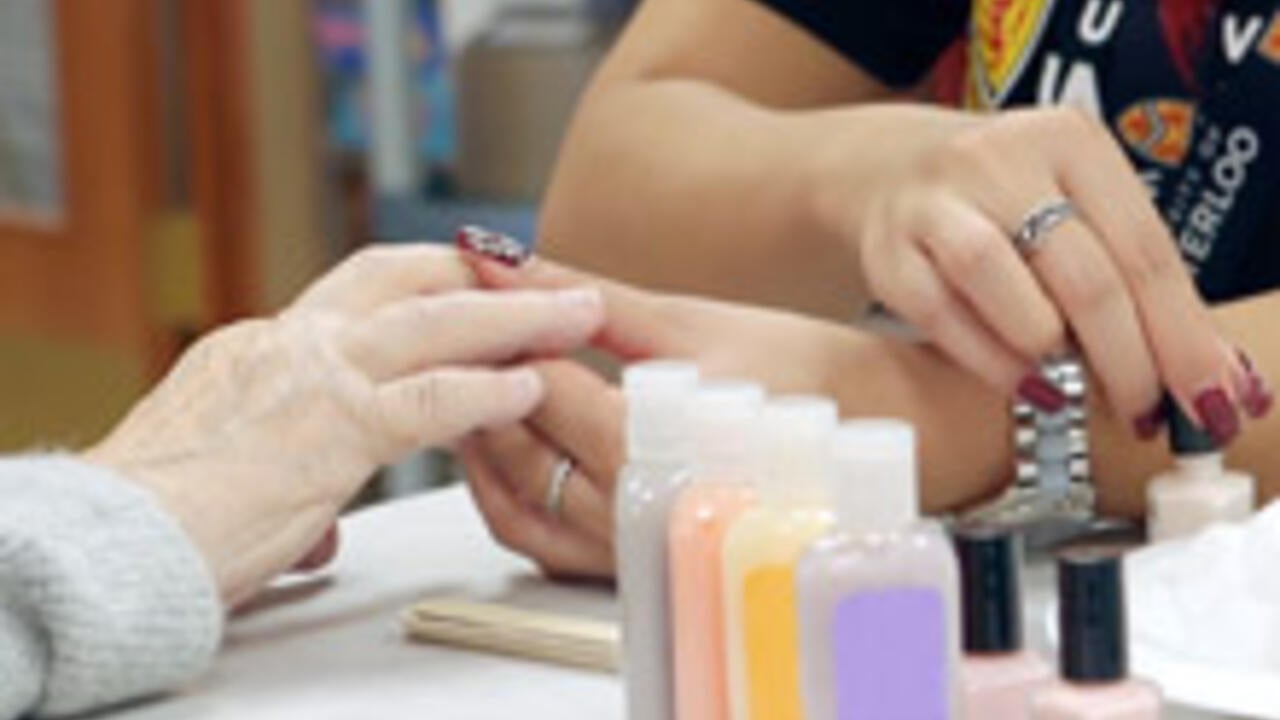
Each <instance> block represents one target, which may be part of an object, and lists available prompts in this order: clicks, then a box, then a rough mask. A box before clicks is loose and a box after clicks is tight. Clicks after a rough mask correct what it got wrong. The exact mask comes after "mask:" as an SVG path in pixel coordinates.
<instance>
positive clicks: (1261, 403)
mask: <svg viewBox="0 0 1280 720" xmlns="http://www.w3.org/2000/svg"><path fill="white" fill-rule="evenodd" d="M1236 354H1237V355H1238V356H1239V358H1240V364H1241V365H1243V366H1244V369H1245V373H1246V374H1245V376H1244V378H1242V379H1240V380H1239V381H1238V387H1237V392H1238V393H1239V396H1240V404H1241V405H1243V406H1244V410H1245V412H1246V413H1248V414H1249V417H1251V418H1253V419H1254V420H1258V419H1260V418H1263V417H1266V416H1267V415H1268V414H1269V413H1270V412H1271V408H1272V406H1274V405H1275V396H1274V395H1273V394H1272V392H1271V387H1270V386H1269V385H1268V383H1267V379H1266V378H1264V377H1263V376H1262V373H1260V372H1258V366H1257V365H1255V364H1254V362H1253V358H1251V357H1249V354H1248V353H1246V352H1245V351H1244V350H1240V349H1237V350H1236Z"/></svg>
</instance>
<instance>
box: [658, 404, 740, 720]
mask: <svg viewBox="0 0 1280 720" xmlns="http://www.w3.org/2000/svg"><path fill="white" fill-rule="evenodd" d="M763 405H764V391H763V390H762V389H761V388H760V386H759V385H753V384H750V383H734V382H710V383H705V384H704V385H703V386H702V387H701V388H699V389H698V392H697V394H696V395H694V398H693V406H692V408H691V422H692V424H693V436H694V440H695V448H694V462H693V473H692V477H691V479H690V482H689V484H688V485H687V486H686V487H685V488H684V490H682V491H681V492H680V497H679V498H678V499H677V500H676V502H675V506H674V507H673V508H672V511H671V521H670V522H671V528H670V544H669V547H668V552H669V554H670V558H669V562H670V567H671V623H672V633H673V635H674V638H673V642H674V643H675V665H674V667H675V697H676V717H677V718H679V720H728V718H729V686H728V683H729V678H728V665H727V659H726V657H725V640H724V629H725V618H724V588H723V583H724V555H723V548H724V536H725V532H726V531H727V530H728V528H729V526H730V524H732V523H733V522H734V521H736V520H737V519H738V517H739V516H741V515H742V513H744V512H746V510H747V508H749V507H751V505H752V504H753V503H754V502H755V497H756V487H755V486H756V483H755V476H756V474H757V471H756V468H755V467H754V465H753V463H752V462H751V461H752V459H753V457H752V448H753V446H754V445H753V443H754V439H755V438H756V437H757V436H758V430H757V425H758V420H759V417H760V409H761V407H762V406H763Z"/></svg>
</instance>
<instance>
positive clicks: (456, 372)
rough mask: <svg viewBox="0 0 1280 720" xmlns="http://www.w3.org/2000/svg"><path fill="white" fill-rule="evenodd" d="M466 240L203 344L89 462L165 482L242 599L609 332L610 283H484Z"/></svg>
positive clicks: (520, 402)
mask: <svg viewBox="0 0 1280 720" xmlns="http://www.w3.org/2000/svg"><path fill="white" fill-rule="evenodd" d="M474 287H475V280H474V276H473V275H472V273H471V272H470V270H469V269H468V268H467V267H466V266H465V265H464V264H463V263H461V262H460V261H459V259H458V256H457V254H456V253H455V252H454V251H452V250H446V249H441V248H433V247H428V246H417V247H399V248H392V249H376V250H370V251H366V252H363V253H360V254H359V255H357V256H355V257H354V258H352V259H351V260H348V261H347V262H346V263H344V264H343V265H341V266H340V267H338V268H337V269H335V270H334V271H332V272H331V273H330V274H329V275H327V276H326V277H324V278H322V279H321V280H319V281H318V282H317V283H316V284H314V285H313V286H312V287H311V288H310V289H309V290H308V291H307V292H305V293H304V294H303V296H302V297H301V298H300V299H299V301H298V302H297V303H295V304H294V305H293V306H292V307H290V308H288V309H287V310H285V311H284V312H283V313H281V314H280V315H279V316H278V317H275V318H271V319H264V320H253V321H247V322H242V323H238V324H236V325H232V326H230V327H227V328H225V329H222V330H219V331H217V332H215V333H213V334H211V335H209V336H208V337H206V338H204V339H203V340H201V341H200V342H198V343H197V344H196V345H195V346H194V347H193V348H192V349H191V350H190V351H189V352H188V353H186V355H184V357H183V358H182V359H181V360H180V361H179V363H178V364H177V366H176V367H175V368H174V369H173V371H172V372H171V373H170V374H169V376H168V377H167V378H166V379H165V380H164V381H163V382H162V383H161V384H160V385H159V386H158V387H157V388H156V389H155V390H154V391H153V392H152V393H151V394H150V395H148V396H147V397H146V398H145V399H144V400H143V401H142V402H141V403H139V404H138V406H137V407H136V408H135V409H134V411H133V412H132V413H131V414H130V415H129V416H128V417H127V418H126V419H125V420H124V421H123V422H122V423H121V424H120V425H119V427H117V428H116V429H115V430H114V431H113V432H112V433H111V434H110V435H109V436H108V437H107V438H106V439H105V440H103V441H102V442H101V443H100V444H98V445H97V446H96V447H94V448H92V449H90V450H89V451H87V452H86V458H87V459H88V460H90V461H92V462H98V463H101V464H103V465H106V466H109V467H112V468H114V469H116V470H117V471H119V472H120V473H121V474H122V475H123V476H125V477H128V478H130V479H132V480H134V481H136V482H138V483H140V484H142V485H144V486H146V487H148V488H149V489H151V490H152V491H153V492H155V494H156V495H157V497H158V498H159V499H160V501H161V503H162V504H164V505H165V506H166V507H167V508H168V509H169V510H170V511H171V512H172V513H173V514H174V515H175V516H176V517H177V518H178V519H179V520H180V521H181V523H182V524H183V526H184V527H185V529H186V530H187V531H188V533H189V534H190V535H191V537H192V539H193V541H194V542H195V544H196V546H197V547H198V548H199V549H200V551H201V552H202V553H203V555H204V557H205V558H206V560H207V561H208V564H209V567H210V569H211V571H212V572H213V574H214V576H215V578H216V580H217V582H218V585H219V587H220V588H221V590H222V593H223V595H224V598H225V599H226V601H227V602H228V603H229V604H234V603H236V602H238V601H241V600H243V599H245V598H246V597H247V596H249V595H250V594H252V593H253V592H254V591H255V590H256V589H257V588H259V587H260V586H261V585H262V584H263V583H264V582H266V581H267V580H269V579H270V578H272V577H273V576H274V575H276V574H277V573H278V572H280V571H281V570H283V569H285V568H287V567H289V566H290V565H291V564H294V563H296V562H298V561H299V559H300V558H302V557H303V555H304V554H305V553H307V551H308V550H309V549H310V548H313V547H315V546H316V544H317V542H318V541H319V540H320V539H321V537H322V536H323V535H324V533H325V531H326V528H328V527H330V525H331V523H332V522H333V520H334V518H335V516H336V515H337V513H338V512H339V510H340V509H341V508H342V507H343V506H344V504H345V503H347V502H348V501H349V500H350V499H351V498H352V497H353V496H354V495H355V494H356V493H357V492H358V490H359V489H360V487H361V485H362V484H363V483H364V482H365V481H366V480H367V479H368V478H369V477H370V476H371V475H372V473H373V472H374V471H375V470H376V469H377V468H378V467H379V466H380V465H383V464H386V463H390V462H394V461H396V460H397V459H399V458H401V457H403V456H405V455H406V454H408V453H410V452H413V451H415V450H417V449H420V448H423V447H430V446H440V445H445V444H448V443H451V442H453V441H455V440H457V439H458V438H461V437H463V436H464V435H467V434H468V433H471V432H474V431H475V430H477V429H479V428H484V427H496V426H500V425H509V424H511V423H513V422H517V421H519V420H521V419H522V418H524V417H525V416H526V415H527V414H528V413H530V412H531V411H532V410H533V409H534V408H535V407H536V406H537V405H538V403H539V401H540V400H541V398H542V397H543V391H544V388H543V384H542V381H541V378H540V376H539V375H538V374H537V373H536V372H535V371H534V370H532V369H530V368H528V367H521V366H518V365H515V366H512V365H509V363H511V362H513V361H519V360H521V359H522V358H526V357H529V356H545V355H548V354H558V353H562V352H565V351H568V350H571V349H573V348H575V347H576V346H578V345H579V344H581V343H582V342H584V341H585V340H586V339H587V338H589V337H590V336H591V335H592V334H593V333H595V332H596V330H597V329H598V327H599V325H600V323H601V321H602V319H603V312H602V302H601V297H600V294H599V292H598V291H596V290H594V289H577V290H571V289H566V290H559V291H534V290H529V291H516V292H505V293H499V292H481V291H477V290H475V289H474Z"/></svg>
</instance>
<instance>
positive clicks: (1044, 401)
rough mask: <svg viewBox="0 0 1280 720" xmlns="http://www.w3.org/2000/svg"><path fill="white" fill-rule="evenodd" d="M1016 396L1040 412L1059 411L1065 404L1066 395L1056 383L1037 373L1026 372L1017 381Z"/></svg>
mask: <svg viewBox="0 0 1280 720" xmlns="http://www.w3.org/2000/svg"><path fill="white" fill-rule="evenodd" d="M1018 396H1019V397H1021V398H1022V399H1023V400H1026V401H1027V402H1029V403H1031V404H1032V405H1034V406H1035V407H1036V408H1037V409H1039V410H1041V411H1042V412H1047V413H1056V412H1061V411H1062V409H1063V408H1065V407H1066V406H1067V396H1066V395H1065V394H1063V392H1062V390H1060V389H1059V388H1058V386H1057V385H1054V384H1053V383H1051V382H1049V380H1048V379H1047V378H1045V377H1044V376H1043V375H1040V374H1039V373H1034V372H1033V373H1028V374H1027V376H1026V377H1024V378H1022V382H1020V383H1018Z"/></svg>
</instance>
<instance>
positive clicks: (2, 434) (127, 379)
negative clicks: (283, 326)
mask: <svg viewBox="0 0 1280 720" xmlns="http://www.w3.org/2000/svg"><path fill="white" fill-rule="evenodd" d="M256 1H259V0H109V1H106V0H104V1H98V0H92V1H86V0H48V2H49V8H50V10H51V12H50V25H51V29H50V33H51V42H50V46H51V48H52V52H53V58H52V59H53V65H54V67H55V72H54V74H53V76H52V82H53V84H54V85H55V87H54V88H53V89H54V91H55V93H56V94H57V97H58V123H59V127H58V128H57V135H58V140H59V142H60V145H61V172H60V180H61V187H62V199H61V209H60V211H59V212H57V213H56V214H54V215H52V216H38V215H35V214H25V213H22V212H4V211H0V451H3V450H4V449H6V448H11V447H13V446H14V445H15V444H16V445H23V444H30V443H46V442H55V443H61V442H73V443H74V442H77V441H81V440H84V439H88V438H87V436H90V435H91V434H92V433H96V432H98V431H100V430H101V429H102V428H103V427H104V425H105V423H106V422H108V421H109V419H110V418H113V417H114V416H115V415H117V414H118V413H119V412H120V411H121V410H123V408H124V406H125V405H127V404H128V402H129V400H130V399H131V398H132V397H134V396H136V394H137V393H138V392H139V391H140V390H141V389H142V388H143V387H145V385H146V384H147V383H149V382H150V381H152V380H153V379H154V378H155V377H157V376H158V375H159V374H160V373H161V372H162V371H163V369H164V368H165V367H166V366H167V365H168V363H169V361H170V360H171V359H172V358H173V357H174V356H175V353H176V350H177V349H178V347H179V346H180V344H181V342H182V340H183V336H184V335H189V334H190V331H191V330H198V329H202V328H203V327H207V326H209V325H211V324H214V323H216V322H221V321H225V320H227V319H231V318H234V317H239V316H242V315H244V314H247V313H249V312H252V311H253V310H255V309H256V308H255V298H257V297H258V289H257V288H256V287H255V286H254V283H255V279H256V278H259V277H260V274H259V273H258V272H257V269H256V268H255V267H253V265H254V253H253V249H254V243H255V241H256V239H255V237H254V229H255V227H256V225H255V223H254V222H253V218H252V213H253V212H254V208H253V202H252V201H251V198H252V192H251V190H250V188H251V187H252V182H251V181H252V179H253V178H252V177H251V171H252V162H251V159H252V158H251V149H250V146H249V134H250V133H249V129H248V120H247V118H248V117H249V113H250V110H251V108H250V103H251V101H252V96H251V94H250V93H249V91H248V87H249V83H250V78H249V76H248V73H247V72H246V68H245V67H244V63H245V60H244V53H243V52H242V51H243V48H244V43H245V37H246V33H247V28H246V27H245V25H244V18H243V8H244V2H256ZM261 1H274V0H261ZM175 2H176V3H177V4H176V5H174V3H175ZM166 4H167V7H168V9H169V10H172V9H173V8H175V7H178V8H180V15H181V18H182V21H181V24H180V27H179V28H178V34H179V37H178V38H177V40H178V42H179V43H180V44H181V45H182V46H183V53H182V54H183V56H184V58H185V62H184V63H183V69H182V73H183V77H181V78H179V79H178V82H177V83H175V84H174V87H177V88H179V89H180V91H181V92H182V93H183V95H184V97H183V98H181V99H180V100H178V102H184V103H185V105H186V107H187V108H188V111H187V113H186V114H185V117H186V118H187V120H186V121H185V124H184V125H185V126H184V127H180V128H179V129H178V134H179V136H180V137H179V142H180V143H183V144H184V145H185V147H186V151H187V153H188V158H189V161H188V162H187V163H185V170H184V172H185V173H186V174H187V175H188V176H187V177H186V178H185V179H184V182H185V183H186V184H187V185H189V187H190V192H189V195H188V198H189V199H188V201H187V202H189V203H190V204H191V205H192V207H190V208H184V210H185V211H187V212H189V213H193V217H194V220H195V222H194V228H195V234H196V236H197V240H196V243H197V249H196V251H195V253H194V254H195V255H197V256H198V260H197V262H198V264H199V265H200V267H199V268H197V269H196V270H195V272H194V273H193V274H194V275H195V276H196V278H197V280H198V281H199V285H200V286H201V287H200V295H201V296H200V300H201V302H200V303H199V304H200V305H201V307H200V312H199V315H200V318H199V320H198V322H197V324H196V327H187V328H176V327H173V326H172V325H166V322H165V320H164V317H163V313H162V312H160V311H159V310H158V309H157V308H156V307H154V305H155V302H154V293H153V290H154V288H153V287H151V286H150V285H149V283H153V282H154V280H155V275H156V273H157V272H164V271H165V270H166V268H164V267H162V266H157V265H155V264H154V263H156V258H155V246H154V240H155V236H156V234H157V230H158V227H159V226H160V220H161V219H162V218H163V217H164V216H165V213H166V211H172V210H173V209H174V208H172V207H166V199H165V192H166V191H165V183H166V182H168V181H170V180H172V178H171V177H167V176H166V174H165V170H166V164H165V162H166V160H165V157H164V154H165V144H164V143H163V142H161V140H160V137H161V134H162V131H164V130H165V127H164V122H165V119H164V112H165V105H164V103H165V102H172V101H173V98H165V97H163V93H164V92H165V91H166V88H164V87H162V83H161V77H162V75H161V69H162V67H161V64H162V63H163V62H165V59H164V55H163V52H162V48H161V37H162V34H161V32H160V23H159V18H160V17H161V12H162V10H163V9H165V8H166ZM174 87H170V88H168V90H169V91H172V90H173V89H174ZM149 263H151V264H152V265H149ZM84 358H91V359H90V360H84ZM33 374H34V375H35V377H30V376H31V375H33ZM68 387H69V388H71V389H66V388H68ZM60 389H61V394H63V395H87V394H93V395H94V397H88V398H81V397H77V398H69V399H67V402H68V403H70V404H69V405H68V406H67V408H66V409H64V410H59V411H57V412H53V411H48V408H47V407H46V404H47V402H48V401H49V398H50V397H51V396H53V395H56V394H58V391H59V390H60ZM61 401H62V400H59V402H61ZM33 418H39V419H33ZM64 429H65V430H66V432H64ZM50 436H51V437H50Z"/></svg>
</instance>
